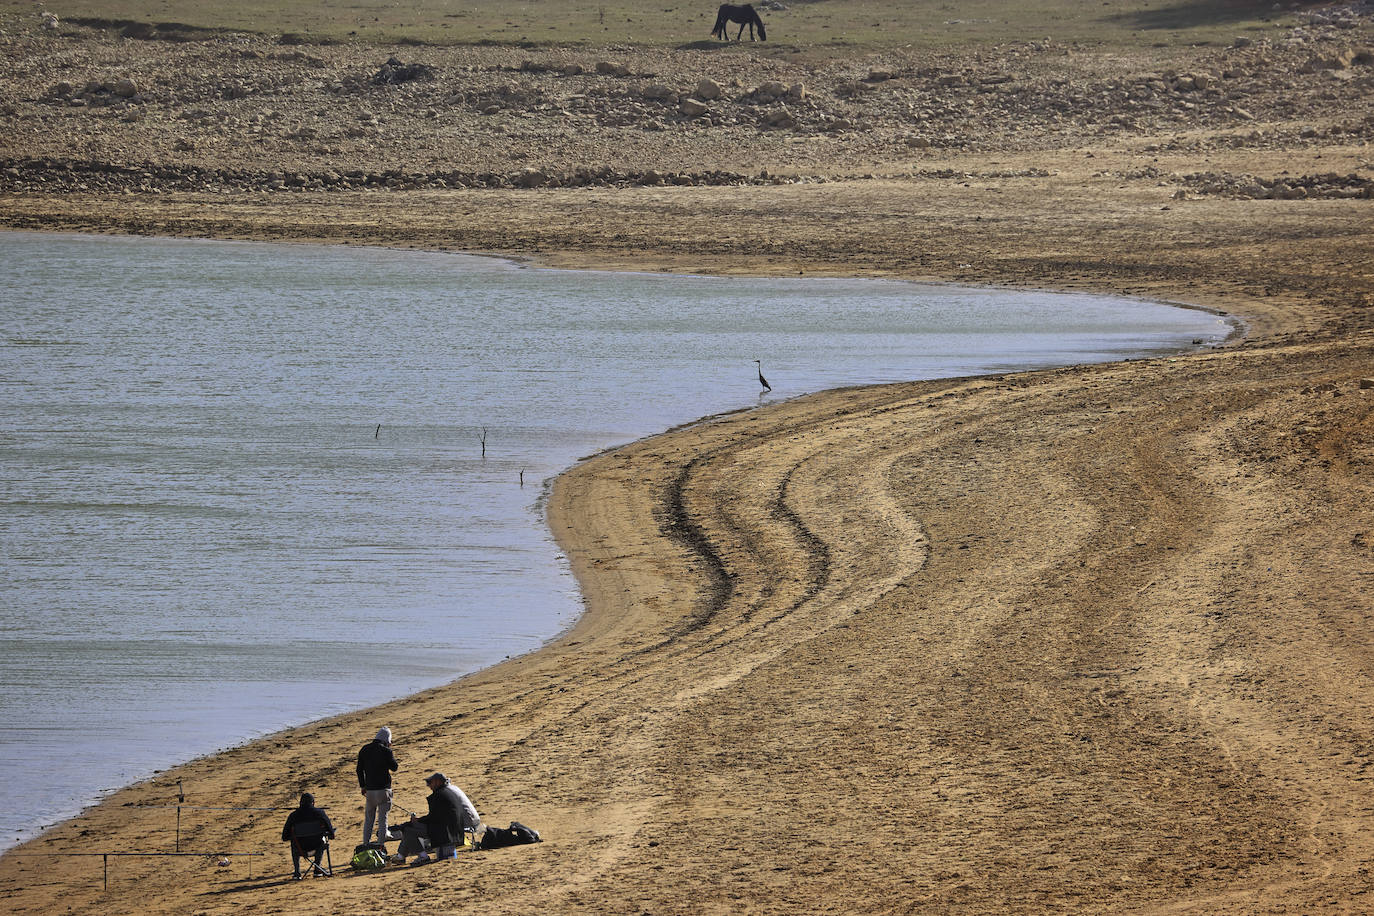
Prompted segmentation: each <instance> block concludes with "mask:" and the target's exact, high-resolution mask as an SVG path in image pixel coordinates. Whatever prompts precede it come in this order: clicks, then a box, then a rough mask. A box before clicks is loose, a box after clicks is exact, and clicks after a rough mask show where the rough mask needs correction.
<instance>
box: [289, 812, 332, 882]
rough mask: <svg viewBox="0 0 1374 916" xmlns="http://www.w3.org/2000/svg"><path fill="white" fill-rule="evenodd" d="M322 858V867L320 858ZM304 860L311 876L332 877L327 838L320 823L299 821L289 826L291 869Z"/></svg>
mask: <svg viewBox="0 0 1374 916" xmlns="http://www.w3.org/2000/svg"><path fill="white" fill-rule="evenodd" d="M321 856H323V857H324V862H325V864H324V865H321V864H320V857H321ZM301 859H305V860H306V861H307V862H309V863H310V872H311V874H315V875H319V876H320V877H321V878H332V877H334V860H333V859H332V858H330V855H329V836H328V835H327V833H326V832H325V828H324V824H323V823H321V822H320V821H300V822H298V823H295V824H292V825H291V864H292V866H293V867H295V866H296V865H297V863H298V862H299V861H300V860H301Z"/></svg>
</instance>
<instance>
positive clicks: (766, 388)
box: [754, 359, 773, 391]
mask: <svg viewBox="0 0 1374 916" xmlns="http://www.w3.org/2000/svg"><path fill="white" fill-rule="evenodd" d="M754 362H755V363H756V364H757V365H758V367H759V384H760V385H762V386H763V390H764V391H772V390H773V386H772V385H770V384H768V379H766V378H764V377H763V363H762V362H761V361H759V360H757V359H756V360H754Z"/></svg>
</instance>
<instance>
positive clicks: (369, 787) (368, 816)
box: [358, 728, 397, 844]
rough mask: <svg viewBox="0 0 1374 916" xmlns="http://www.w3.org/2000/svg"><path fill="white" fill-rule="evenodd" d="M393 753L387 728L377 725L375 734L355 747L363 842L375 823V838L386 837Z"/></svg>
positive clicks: (378, 840)
mask: <svg viewBox="0 0 1374 916" xmlns="http://www.w3.org/2000/svg"><path fill="white" fill-rule="evenodd" d="M396 767H397V763H396V754H395V753H394V752H393V751H392V750H391V729H389V728H379V729H378V730H377V737H375V738H373V739H372V740H371V741H370V742H368V743H367V744H364V745H363V748H362V750H360V751H358V788H360V789H362V791H363V798H364V799H366V800H367V806H366V808H365V809H364V813H363V842H364V843H366V842H368V837H369V836H371V835H372V824H373V821H374V820H375V821H376V824H377V842H378V843H382V844H385V843H386V841H387V836H388V835H387V831H386V818H387V813H388V812H390V811H391V774H392V773H394V772H395V771H396Z"/></svg>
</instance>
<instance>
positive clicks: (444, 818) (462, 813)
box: [410, 773, 482, 865]
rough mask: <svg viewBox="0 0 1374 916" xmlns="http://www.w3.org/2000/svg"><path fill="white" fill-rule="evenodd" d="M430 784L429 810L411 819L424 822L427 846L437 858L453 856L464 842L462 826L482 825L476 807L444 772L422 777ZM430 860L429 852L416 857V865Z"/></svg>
mask: <svg viewBox="0 0 1374 916" xmlns="http://www.w3.org/2000/svg"><path fill="white" fill-rule="evenodd" d="M425 785H427V786H429V798H428V799H426V801H428V802H429V813H428V814H426V815H425V816H424V817H418V818H417V817H415V816H414V815H411V818H410V819H411V821H412V822H418V823H422V824H424V825H425V832H426V834H427V836H428V838H429V845H430V848H431V849H433V850H434V853H435V855H436V856H438V857H439V858H440V859H456V858H457V857H458V847H459V845H461V844H462V842H463V831H464V830H476V829H477V828H478V826H480V825H481V823H482V821H481V818H479V817H478V815H477V809H476V808H475V807H473V804H472V802H471V801H470V800H469V799H468V797H467V795H466V794H464V792H463V790H462V789H460V788H458V787H457V786H455V785H454V784H453V783H451V782H449V781H448V777H447V776H445V775H444V774H443V773H433V774H431V775H430V776H429V777H428V778H426V779H425ZM428 861H429V856H428V855H423V854H422V855H421V856H420V858H418V859H416V860H415V864H416V865H423V864H424V863H426V862H428Z"/></svg>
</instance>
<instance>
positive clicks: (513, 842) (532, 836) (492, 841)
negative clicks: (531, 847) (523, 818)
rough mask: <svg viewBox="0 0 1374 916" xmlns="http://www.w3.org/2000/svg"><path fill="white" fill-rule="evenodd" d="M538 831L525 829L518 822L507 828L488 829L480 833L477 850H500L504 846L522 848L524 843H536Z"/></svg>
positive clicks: (513, 822) (511, 823)
mask: <svg viewBox="0 0 1374 916" xmlns="http://www.w3.org/2000/svg"><path fill="white" fill-rule="evenodd" d="M538 842H541V840H540V839H539V831H538V830H535V829H534V828H533V827H526V826H525V825H524V824H522V823H520V822H519V821H511V822H510V826H509V827H488V828H487V829H486V830H484V831H482V841H481V842H480V843H478V844H477V848H478V849H501V848H503V847H505V846H523V845H524V844H525V843H538Z"/></svg>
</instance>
